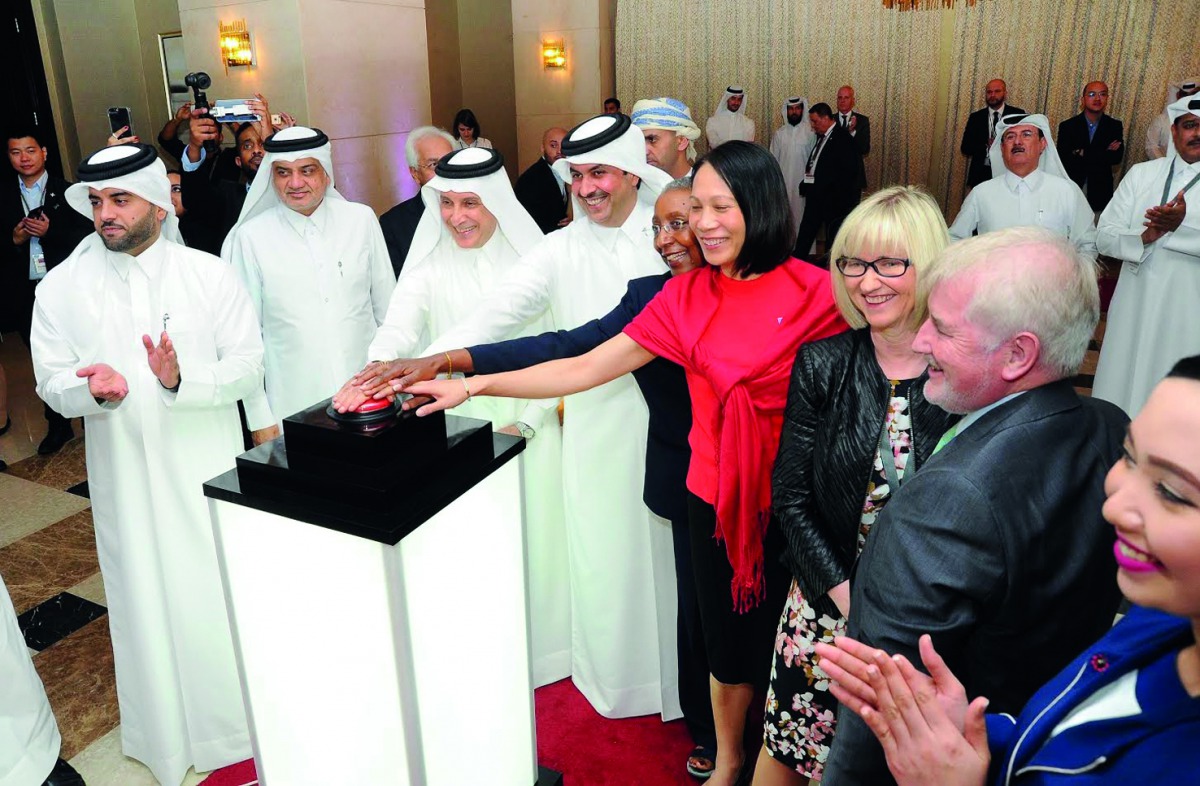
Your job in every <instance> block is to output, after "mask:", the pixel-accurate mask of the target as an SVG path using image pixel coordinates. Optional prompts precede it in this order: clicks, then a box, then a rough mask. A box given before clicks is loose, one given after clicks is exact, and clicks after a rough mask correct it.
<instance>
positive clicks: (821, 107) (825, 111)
mask: <svg viewBox="0 0 1200 786" xmlns="http://www.w3.org/2000/svg"><path fill="white" fill-rule="evenodd" d="M808 113H809V114H810V115H820V116H821V117H828V118H832V117H833V110H832V109H830V108H829V104H827V103H825V102H824V101H821V102H820V103H817V104H813V105H812V107H810V108H809V110H808Z"/></svg>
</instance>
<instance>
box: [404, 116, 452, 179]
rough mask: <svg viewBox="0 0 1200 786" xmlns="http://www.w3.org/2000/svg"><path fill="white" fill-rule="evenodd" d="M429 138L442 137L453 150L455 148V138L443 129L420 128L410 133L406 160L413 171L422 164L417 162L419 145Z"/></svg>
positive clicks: (432, 127) (406, 145)
mask: <svg viewBox="0 0 1200 786" xmlns="http://www.w3.org/2000/svg"><path fill="white" fill-rule="evenodd" d="M427 136H440V137H441V138H442V139H445V140H446V141H447V142H448V143H449V144H450V147H451V149H453V148H454V137H452V136H450V135H449V134H447V133H446V132H445V131H443V130H442V129H440V128H438V127H437V126H418V127H417V128H414V129H413V130H412V131H409V132H408V140H407V141H406V142H405V143H404V158H405V160H406V161H408V165H409V167H411V168H412V169H416V168H417V165H418V164H420V163H421V162H420V161H418V160H417V143H418V142H420V141H421V140H422V139H424V138H425V137H427Z"/></svg>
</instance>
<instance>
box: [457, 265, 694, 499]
mask: <svg viewBox="0 0 1200 786" xmlns="http://www.w3.org/2000/svg"><path fill="white" fill-rule="evenodd" d="M670 277H671V274H670V273H663V274H662V275H658V276H646V277H645V278H635V279H633V280H632V281H630V282H629V288H628V289H627V290H626V292H625V295H624V297H622V298H621V302H620V303H618V304H617V307H616V308H614V309H613V310H612V311H610V312H609V313H607V314H605V315H604V316H602V317H600V318H599V319H593V320H592V321H591V322H588V323H586V324H584V325H580V326H579V327H577V328H575V329H574V330H560V331H558V332H552V333H543V334H541V335H540V336H530V337H528V338H517V339H512V340H510V341H501V342H499V343H497V344H483V345H480V346H475V347H468V351H469V352H470V353H471V360H472V361H473V362H474V364H475V373H477V374H496V373H499V372H501V371H514V370H516V369H522V368H527V367H529V366H535V365H537V364H538V363H544V362H546V361H547V360H558V359H559V358H568V357H575V356H577V355H582V354H584V353H586V352H590V351H591V350H593V349H595V348H596V347H598V346H600V345H601V344H603V343H604V342H605V341H608V340H609V339H610V338H613V337H614V336H616V335H618V334H620V333H621V331H622V330H624V329H625V326H626V325H628V324H629V323H630V322H632V321H633V319H634V317H636V316H637V315H638V314H639V313H641V310H642V309H643V308H645V306H646V304H647V303H649V302H650V301H651V300H652V299H653V298H654V296H655V295H657V294H658V293H659V290H661V289H662V288H663V285H665V284H666V283H667V280H668V279H669V278H670ZM633 377H634V379H635V380H637V384H638V387H639V388H640V389H641V391H642V396H643V397H644V398H645V399H646V406H647V407H648V408H649V410H650V425H649V429H648V432H649V434H648V439H647V440H646V482H645V485H644V488H643V492H642V499H643V501H645V503H646V507H648V508H650V510H652V511H654V513H655V514H657V515H659V516H661V517H663V518H664V519H667V520H669V521H686V520H687V489H686V486H685V483H686V480H687V468H688V462H689V461H690V460H691V456H692V451H691V448H690V447H689V446H688V432H689V431H691V428H692V400H691V398H690V397H689V396H688V389H687V380H686V379H685V378H684V375H683V369H682V368H681V367H680V366H678V365H676V364H674V363H672V362H670V361H668V360H663V359H661V358H658V359H655V360H652V361H650V362H649V363H647V364H646V365H644V366H642V367H641V368H639V369H638V370H637V371H634V372H633Z"/></svg>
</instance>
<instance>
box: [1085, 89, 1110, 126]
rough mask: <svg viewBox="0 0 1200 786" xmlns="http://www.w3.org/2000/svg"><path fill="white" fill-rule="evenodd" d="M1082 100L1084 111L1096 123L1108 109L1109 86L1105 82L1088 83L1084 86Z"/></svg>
mask: <svg viewBox="0 0 1200 786" xmlns="http://www.w3.org/2000/svg"><path fill="white" fill-rule="evenodd" d="M1082 100H1083V111H1084V112H1085V113H1086V114H1087V116H1088V118H1089V119H1091V120H1092V121H1093V122H1094V121H1095V119H1096V118H1097V117H1099V116H1100V115H1102V114H1104V110H1105V109H1106V108H1107V107H1108V85H1106V84H1104V83H1103V82H1088V83H1087V84H1086V85H1084V86H1083V96H1082Z"/></svg>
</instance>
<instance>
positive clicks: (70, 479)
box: [8, 423, 87, 491]
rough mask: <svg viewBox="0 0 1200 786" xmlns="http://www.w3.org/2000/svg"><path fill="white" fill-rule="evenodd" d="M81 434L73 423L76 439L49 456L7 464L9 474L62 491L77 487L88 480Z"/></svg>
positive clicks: (79, 429)
mask: <svg viewBox="0 0 1200 786" xmlns="http://www.w3.org/2000/svg"><path fill="white" fill-rule="evenodd" d="M82 434H83V429H82V427H81V426H80V425H79V424H78V423H76V424H75V439H73V440H71V441H70V442H68V443H67V444H66V445H65V446H64V447H63V448H62V449H61V450H59V451H58V452H57V453H55V454H54V455H52V456H37V455H34V456H30V457H29V458H27V459H23V460H21V461H18V462H16V463H15V464H14V463H13V462H11V461H9V462H8V474H10V475H13V476H15V477H18V478H24V479H25V480H32V481H34V482H35V483H40V484H42V485H43V486H49V487H51V488H55V489H61V490H63V491H66V490H67V489H69V488H71V487H72V486H75V485H78V484H79V483H81V482H83V481H85V480H87V461H86V458H85V449H84V443H83V437H82V436H81V435H82Z"/></svg>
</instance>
